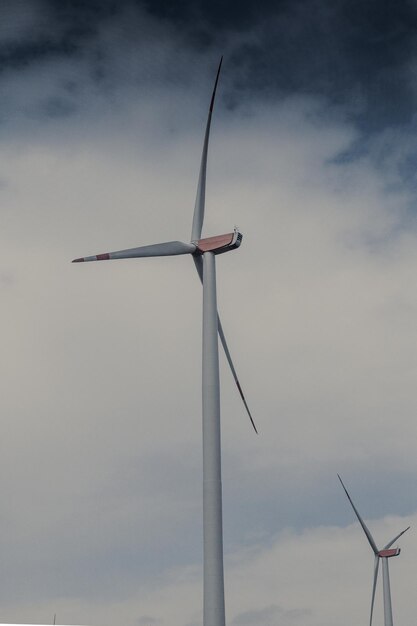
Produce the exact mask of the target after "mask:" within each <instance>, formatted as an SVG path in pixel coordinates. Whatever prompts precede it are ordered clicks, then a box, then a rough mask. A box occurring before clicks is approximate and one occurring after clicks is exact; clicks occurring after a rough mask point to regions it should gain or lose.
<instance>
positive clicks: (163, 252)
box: [73, 59, 257, 626]
mask: <svg viewBox="0 0 417 626" xmlns="http://www.w3.org/2000/svg"><path fill="white" fill-rule="evenodd" d="M221 65H222V59H221V60H220V64H219V67H218V70H217V75H216V80H215V83H214V89H213V93H212V96H211V101H210V107H209V112H208V119H207V125H206V131H205V136H204V144H203V154H202V157H201V165H200V175H199V180H198V187H197V197H196V202H195V207H194V217H193V224H192V231H191V242H190V243H184V242H181V241H169V242H166V243H157V244H152V245H149V246H142V247H139V248H131V249H129V250H119V251H117V252H106V253H105V254H97V255H95V256H88V257H82V258H79V259H75V260H74V261H73V263H80V262H83V261H105V260H109V259H131V258H141V257H154V256H176V255H180V254H191V255H192V257H193V261H194V264H195V267H196V269H197V272H198V275H199V277H200V280H201V282H202V284H203V385H202V396H203V398H202V399H203V526H204V626H224V625H225V607H224V579H223V530H222V486H221V446H220V386H219V354H218V335H219V337H220V341H221V343H222V345H223V349H224V352H225V354H226V358H227V361H228V363H229V366H230V369H231V371H232V375H233V378H234V380H235V383H236V385H237V388H238V390H239V394H240V396H241V398H242V401H243V403H244V405H245V408H246V411H247V413H248V415H249V418H250V420H251V423H252V426H253V428H254V429H255V432H257V430H256V427H255V424H254V421H253V419H252V415H251V413H250V411H249V408H248V405H247V403H246V399H245V396H244V394H243V391H242V388H241V386H240V384H239V380H238V378H237V375H236V370H235V368H234V365H233V362H232V358H231V356H230V352H229V349H228V346H227V343H226V339H225V336H224V332H223V328H222V325H221V323H220V319H219V317H218V313H217V295H216V267H215V258H216V255H218V254H222V253H224V252H229V251H230V250H234V249H236V248H238V247H239V246H240V244H241V242H242V235H241V233H240V232H239V231H238V230H237V229H236V228H235V229H234V232H232V233H228V234H226V235H217V236H215V237H209V238H206V239H202V238H201V233H202V228H203V221H204V207H205V192H206V169H207V153H208V144H209V135H210V125H211V117H212V113H213V106H214V99H215V96H216V89H217V83H218V80H219V75H220V68H221Z"/></svg>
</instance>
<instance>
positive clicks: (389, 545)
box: [384, 526, 410, 550]
mask: <svg viewBox="0 0 417 626" xmlns="http://www.w3.org/2000/svg"><path fill="white" fill-rule="evenodd" d="M409 528H410V526H407V528H406V529H405V530H403V531H401V532H400V533H399V534H398V535H397V536H396V537H394V539H391V541H390V542H389V543H387V545H386V546H384V550H388V548H390V547H391V546H392V544H393V543H395V542H396V541H397V539H399V538H400V537H401V535H403V534H404V533H406V532H407V530H409Z"/></svg>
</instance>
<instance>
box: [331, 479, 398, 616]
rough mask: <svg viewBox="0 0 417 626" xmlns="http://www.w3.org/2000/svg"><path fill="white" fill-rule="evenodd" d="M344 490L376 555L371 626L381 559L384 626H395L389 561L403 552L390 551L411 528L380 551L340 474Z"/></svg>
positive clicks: (395, 549) (396, 549) (394, 549)
mask: <svg viewBox="0 0 417 626" xmlns="http://www.w3.org/2000/svg"><path fill="white" fill-rule="evenodd" d="M337 476H338V478H339V480H340V482H341V484H342V487H343V489H344V490H345V493H346V495H347V497H348V499H349V502H350V503H351V505H352V508H353V510H354V511H355V513H356V517H357V518H358V520H359V523H360V525H361V526H362V528H363V532H364V533H365V535H366V538H367V539H368V541H369V545H370V546H371V548H372V550H373V552H374V555H375V562H374V580H373V585H372V600H371V617H370V620H369V624H370V626H372V614H373V612H374V600H375V590H376V583H377V580H378V568H379V559H381V560H382V584H383V594H384V625H385V626H393V621H392V605H391V587H390V582H389V571H388V559H389V558H391V557H393V556H398V555H399V554H400V552H401V550H400V548H393V549H390V548H391V546H392V544H393V543H395V542H396V541H397V539H399V538H400V537H401V535H403V534H404V533H405V532H406V531H407V530H408V529H409V528H410V526H407V528H406V529H405V530H403V531H401V532H400V533H399V534H398V535H396V536H395V537H394V539H391V541H390V542H388V543H387V545H386V546H384V547H383V548H382V550H378V548H377V546H376V543H375V541H374V539H373V537H372V535H371V533H370V532H369V529H368V527H367V525H366V524H365V522H364V521H363V519H362V518H361V516H360V515H359V512H358V510H357V508H356V507H355V505H354V504H353V502H352V498H351V497H350V495H349V493H348V491H347V489H346V487H345V485H344V484H343V481H342V479H341V478H340V476H339V474H338V475H337Z"/></svg>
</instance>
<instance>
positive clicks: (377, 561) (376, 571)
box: [369, 556, 379, 626]
mask: <svg viewBox="0 0 417 626" xmlns="http://www.w3.org/2000/svg"><path fill="white" fill-rule="evenodd" d="M378 568H379V556H375V562H374V581H373V585H372V600H371V617H370V620H369V626H372V615H373V613H374V602H375V591H376V583H377V581H378Z"/></svg>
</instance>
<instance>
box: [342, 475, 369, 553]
mask: <svg viewBox="0 0 417 626" xmlns="http://www.w3.org/2000/svg"><path fill="white" fill-rule="evenodd" d="M337 476H338V478H339V480H340V482H341V484H342V487H343V489H344V490H345V493H346V495H347V497H348V500H349V502H350V503H351V505H352V509H353V510H354V511H355V513H356V517H357V518H358V521H359V524H360V525H361V526H362V529H363V532H364V533H365V535H366V537H367V539H368V541H369V545H370V546H371V548H372V550H373V551H374V554H378V548H377V547H376V543H375V541H374V538H373V537H372V535H371V533H370V531H369V528H368V527H367V525H366V524H365V522H364V521H363V519H362V518H361V516H360V515H359V511H358V509H357V508H356V506H355V505H354V504H353V502H352V498H351V497H350V495H349V493H348V490H347V489H346V487H345V485H344V484H343V480H342V479H341V478H340V476H339V474H338V475H337Z"/></svg>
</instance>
